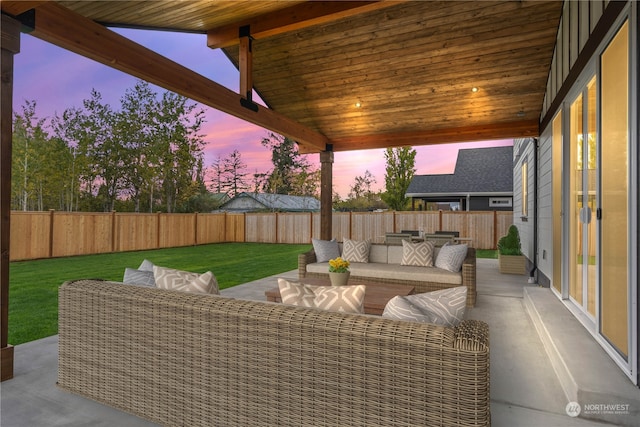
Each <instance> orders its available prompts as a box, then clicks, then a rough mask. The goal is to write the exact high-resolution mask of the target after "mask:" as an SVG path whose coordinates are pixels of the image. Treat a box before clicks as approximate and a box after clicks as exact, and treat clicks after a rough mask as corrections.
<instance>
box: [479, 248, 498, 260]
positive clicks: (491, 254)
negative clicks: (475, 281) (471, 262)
mask: <svg viewBox="0 0 640 427" xmlns="http://www.w3.org/2000/svg"><path fill="white" fill-rule="evenodd" d="M476 258H491V259H498V251H497V250H494V249H476Z"/></svg>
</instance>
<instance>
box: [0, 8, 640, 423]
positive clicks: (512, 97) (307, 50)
mask: <svg viewBox="0 0 640 427" xmlns="http://www.w3.org/2000/svg"><path fill="white" fill-rule="evenodd" d="M589 3H590V4H591V3H593V8H592V9H588V8H585V9H583V10H582V9H581V10H582V11H583V12H584V11H586V12H585V13H586V15H585V16H586V17H587V21H588V18H589V16H592V17H595V18H594V20H593V22H592V23H594V24H595V23H597V24H598V25H594V26H593V28H587V27H584V28H587V30H586V35H585V34H581V37H582V39H581V42H584V43H583V44H581V45H580V46H579V47H578V38H574V39H572V41H571V44H570V45H569V42H566V43H565V45H564V47H565V48H566V49H565V50H566V52H564V51H562V49H560V52H559V53H558V51H557V48H558V47H560V48H562V47H563V45H562V43H563V41H562V40H563V39H562V34H560V35H559V28H558V25H559V22H560V19H561V16H562V14H563V7H564V9H565V11H569V7H565V6H566V5H567V3H565V2H563V1H496V2H484V1H483V2H431V1H424V2H417V1H384V2H375V1H374V2H364V1H362V2H361V1H357V2H297V1H291V2H268V1H265V2H252V1H246V2H209V1H194V2H180V3H176V2H174V1H168V0H167V1H153V2H138V1H130V2H128V1H125V2H120V1H119V2H115V1H114V2H112V1H105V2H76V1H48V2H47V1H3V2H2V5H1V8H2V76H3V79H2V89H3V90H2V106H3V108H2V129H1V130H2V140H1V147H0V148H1V156H2V157H1V162H0V163H1V164H2V165H1V166H2V172H1V177H0V178H1V183H2V185H1V191H0V202H1V209H0V211H1V212H0V215H1V222H2V224H1V225H2V239H1V242H0V243H1V245H0V246H1V247H0V249H1V252H2V260H1V264H0V285H1V290H2V295H1V298H0V299H1V304H2V317H1V319H0V323H1V325H2V326H1V329H0V335H1V343H0V344H1V345H0V347H1V355H2V379H3V380H5V379H9V381H5V382H4V383H3V385H2V423H3V425H5V424H6V425H15V426H22V425H24V426H27V425H28V426H34V425H35V426H37V425H113V424H118V425H145V423H144V422H143V421H141V420H139V419H137V418H135V417H131V416H129V415H127V414H123V413H120V412H118V411H114V410H111V409H109V408H106V407H104V406H103V405H99V404H96V403H94V402H91V401H88V400H85V399H83V398H80V397H77V396H73V395H70V394H67V393H65V392H63V391H61V390H59V389H57V388H56V386H55V381H56V361H57V338H56V337H50V338H47V339H44V340H40V341H36V342H32V343H28V344H24V345H21V346H19V347H18V348H15V349H14V348H13V347H11V345H10V343H9V342H8V332H7V322H8V298H9V294H8V287H9V286H8V284H9V247H10V245H9V243H10V242H9V226H10V203H9V202H10V180H11V173H10V170H11V166H10V165H11V156H10V153H11V118H12V111H11V109H12V108H11V105H12V99H11V98H12V73H13V69H12V59H13V56H14V55H15V54H18V53H19V50H20V49H19V45H20V43H19V40H20V37H21V36H20V31H21V30H22V31H25V32H27V33H29V34H30V36H34V37H38V38H41V39H43V40H46V41H49V42H51V43H53V44H56V45H58V46H61V47H63V48H65V49H68V50H70V51H73V52H76V53H78V54H80V55H84V56H87V57H89V58H92V59H94V60H96V61H99V62H101V63H103V64H105V65H108V66H111V67H114V68H116V69H119V70H122V71H124V72H127V73H129V74H131V75H134V76H136V77H139V78H142V79H144V80H146V81H149V82H151V83H154V84H157V85H159V86H161V87H163V88H165V89H168V90H172V91H175V92H177V93H179V94H181V95H184V96H186V97H188V98H191V99H193V100H195V101H197V102H200V103H203V104H205V105H208V106H210V107H213V108H216V109H219V110H221V111H224V112H226V113H228V114H231V115H234V116H236V117H239V118H242V119H244V120H247V121H249V122H251V123H254V124H257V125H259V126H262V127H264V128H266V129H269V130H272V131H274V132H277V133H280V134H282V135H285V136H287V137H289V138H291V139H293V140H295V141H297V143H298V145H299V148H300V151H301V152H302V153H308V154H318V155H319V156H320V160H321V166H322V182H321V191H322V193H321V202H322V208H321V218H322V219H321V233H320V234H321V235H320V236H318V237H320V238H322V239H330V238H331V237H333V236H332V223H331V198H332V164H333V153H334V152H336V151H348V150H359V149H368V148H384V147H398V146H408V145H428V144H443V143H450V142H467V141H476V140H487V139H504V138H524V137H538V136H540V133H541V130H542V129H544V128H545V127H546V126H547V125H548V124H549V123H550V120H551V119H552V117H553V114H554V112H555V110H556V109H557V108H558V105H560V103H562V102H563V98H564V97H565V96H566V95H567V92H568V90H569V88H570V87H571V85H572V84H573V83H574V82H575V81H576V80H577V78H578V76H579V74H580V72H581V71H582V69H584V67H585V61H586V60H587V59H588V58H589V57H590V56H591V55H593V54H594V52H595V49H596V47H597V46H598V44H599V43H600V42H602V40H603V38H604V35H605V34H606V33H607V31H608V30H609V27H610V26H611V25H612V22H613V21H614V20H615V19H616V18H617V16H618V14H619V13H620V10H621V9H622V8H623V7H624V5H625V2H589ZM563 4H564V6H563ZM634 10H635V9H634ZM571 13H572V14H573V15H567V17H566V19H565V20H564V21H563V22H564V23H565V24H564V25H566V29H565V30H566V31H568V29H569V28H570V22H573V21H574V19H573V18H575V20H576V22H577V20H578V18H579V17H580V18H581V19H582V17H583V15H580V16H578V15H577V13H578V10H577V9H575V10H574V9H571ZM590 13H592V15H589V14H590ZM600 17H603V18H602V19H600V20H599V21H598V19H599V18H600ZM570 18H571V21H570ZM109 26H113V27H133V28H141V29H143V28H148V29H156V30H167V31H191V32H197V33H201V34H206V35H207V44H208V46H209V47H211V48H213V49H215V48H221V49H224V52H225V53H226V55H227V56H228V57H229V58H230V59H231V61H232V62H233V63H234V64H235V65H236V66H237V67H238V69H239V78H240V91H239V92H240V93H235V92H233V91H230V90H228V89H226V88H224V87H223V86H221V85H219V84H217V83H216V82H213V81H210V80H208V79H206V78H204V77H202V76H201V75H198V74H196V73H194V72H192V71H190V70H189V69H186V68H185V67H182V66H181V65H180V64H176V63H174V62H172V61H170V60H168V59H166V58H163V57H161V56H160V55H158V54H156V53H154V52H152V51H150V50H148V49H145V48H144V47H142V46H140V45H137V44H135V43H133V42H131V41H130V40H127V39H126V38H124V37H122V36H119V35H118V34H116V33H115V32H113V31H111V30H109V29H108V27H109ZM560 30H562V28H561V29H560ZM567 39H568V37H567ZM574 41H575V43H576V46H575V47H574V45H573V43H574ZM557 43H559V44H557ZM563 53H564V54H565V55H566V57H564V59H561V58H560V56H561V55H562V54H563ZM570 53H571V55H573V56H571V55H569V54H570ZM556 54H557V55H558V58H559V59H558V60H557V62H556V57H555V55H556ZM578 54H580V55H578ZM570 56H571V58H570ZM565 61H566V64H565ZM563 67H564V68H563ZM550 70H551V71H550ZM556 73H557V74H556ZM556 76H557V81H555V80H551V78H552V77H554V78H555V77H556ZM51 84H55V82H51ZM254 90H255V91H256V92H257V93H259V94H260V97H261V98H262V99H263V100H264V101H265V102H266V104H267V108H265V107H263V106H262V105H258V104H257V103H256V102H254V100H253V99H252V98H253V93H254V92H253V91H254ZM536 232H537V231H536ZM553 237H555V238H557V236H553ZM634 253H635V252H634ZM535 256H537V255H536V254H534V257H535ZM558 265H559V264H558ZM287 274H289V273H287ZM477 276H478V294H479V295H478V303H477V306H476V307H474V308H473V309H471V310H469V312H468V314H467V316H468V317H469V318H471V319H478V320H483V321H485V322H487V323H488V324H489V326H490V331H491V413H492V421H493V425H505V426H507V425H508V426H511V425H532V426H533V425H559V426H566V425H589V424H592V425H597V424H596V423H597V422H599V421H604V422H606V423H609V424H611V423H614V424H618V425H633V424H634V423H635V421H636V418H634V417H635V416H637V413H638V408H640V396H639V395H638V389H637V388H636V387H635V386H634V385H633V384H632V383H630V382H629V381H628V379H627V377H625V375H624V374H623V373H621V371H620V370H619V369H618V368H617V367H616V364H615V363H614V362H613V361H612V360H611V358H609V357H608V356H607V354H606V353H605V351H604V350H603V349H602V347H601V346H599V345H598V343H597V342H596V341H595V340H594V339H593V337H592V336H591V334H589V332H588V331H587V330H585V329H584V328H583V327H582V326H581V324H580V322H579V321H578V320H577V319H576V318H575V317H573V315H571V314H570V313H569V311H568V310H567V309H566V307H565V306H564V305H563V303H562V302H561V301H560V300H559V299H558V298H556V296H555V295H554V294H553V293H552V292H551V291H550V290H549V289H544V288H538V287H537V286H535V285H529V284H527V283H526V277H525V276H504V275H497V267H496V266H495V265H494V261H491V260H479V262H478V272H477ZM273 280H274V278H270V279H269V280H265V281H261V282H260V283H252V284H247V285H243V286H239V287H235V288H232V289H230V290H229V291H227V292H226V294H227V295H229V296H234V297H237V298H249V299H259V300H263V299H264V287H265V286H273V284H274V281H273ZM636 309H637V307H636ZM14 354H15V357H14ZM631 356H632V357H637V356H635V355H634V354H633V353H632V354H631ZM573 401H578V402H579V403H580V404H581V405H588V404H590V403H592V404H594V405H600V404H604V403H611V404H625V405H629V406H628V407H629V408H630V411H631V412H630V413H617V414H608V413H606V414H603V411H601V410H598V409H597V408H596V409H594V410H593V411H592V412H591V413H585V412H584V411H583V413H582V414H581V415H580V418H578V419H575V418H571V417H569V416H568V415H567V413H566V406H567V403H569V402H573ZM592 420H599V421H592Z"/></svg>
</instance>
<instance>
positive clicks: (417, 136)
mask: <svg viewBox="0 0 640 427" xmlns="http://www.w3.org/2000/svg"><path fill="white" fill-rule="evenodd" d="M539 134H540V131H539V127H538V121H537V120H522V121H517V122H510V123H495V124H489V125H479V126H463V127H457V128H446V129H433V130H425V131H420V132H397V133H387V134H377V135H363V136H354V137H345V138H335V139H332V140H331V144H332V145H333V151H352V150H368V149H374V148H387V147H404V146H419V145H437V144H450V143H456V142H473V141H485V140H496V139H511V138H525V137H537V136H539ZM301 152H302V150H301Z"/></svg>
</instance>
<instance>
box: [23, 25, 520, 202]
mask: <svg viewBox="0 0 640 427" xmlns="http://www.w3.org/2000/svg"><path fill="white" fill-rule="evenodd" d="M115 31H117V32H118V33H120V34H122V35H124V36H125V37H127V38H129V39H131V40H133V41H135V42H137V43H140V44H142V45H143V46H145V47H147V48H149V49H151V50H154V51H156V52H158V53H160V54H162V55H164V56H166V57H167V58H169V59H172V60H174V61H176V62H178V63H180V64H182V65H184V66H186V67H187V68H190V69H192V70H193V71H195V72H197V73H199V74H202V75H203V76H205V77H207V78H209V79H211V80H213V81H215V82H217V83H219V84H221V85H223V86H225V87H227V88H229V89H231V90H233V91H235V92H238V86H239V74H238V71H237V70H236V68H235V67H234V66H233V65H232V64H231V62H230V61H229V60H228V59H227V57H226V56H225V55H224V53H222V51H221V50H219V49H218V50H212V49H209V48H208V47H207V45H206V36H205V35H202V34H182V33H168V32H158V31H142V30H125V29H116V30H115ZM14 79H15V80H14V93H13V105H14V111H18V112H19V111H22V106H23V105H24V103H25V101H26V100H29V101H31V100H35V101H36V114H37V116H38V118H40V119H42V118H49V119H50V118H52V117H53V116H54V115H55V114H56V113H57V114H62V112H63V111H64V110H65V109H67V108H71V107H81V106H82V101H83V100H84V99H87V98H89V96H90V94H91V90H92V89H96V90H97V91H98V92H100V93H101V94H102V97H103V102H105V103H108V104H110V105H111V106H112V107H113V108H114V109H119V106H120V97H121V96H122V95H124V93H125V90H126V89H129V88H133V86H134V84H135V82H136V80H137V79H136V78H135V77H132V76H129V75H127V74H125V73H122V72H120V71H118V70H115V69H112V68H109V67H107V66H105V65H102V64H99V63H97V62H94V61H92V60H90V59H86V58H84V57H81V56H79V55H76V54H74V53H71V52H68V51H66V50H64V49H61V48H58V47H56V46H54V45H51V44H49V43H47V42H43V41H41V40H39V39H36V38H34V37H32V36H29V35H28V34H23V35H22V36H21V48H20V54H18V55H16V56H15V71H14ZM154 90H156V91H157V92H160V93H161V92H164V91H165V90H164V89H162V88H158V87H154ZM200 107H202V108H204V110H205V112H206V123H205V124H204V125H203V128H202V132H201V133H202V134H204V135H205V137H204V139H205V141H206V142H207V147H206V149H205V165H206V166H207V167H209V166H211V164H212V163H213V161H214V160H215V159H216V158H217V157H218V156H220V157H223V158H224V157H225V156H227V155H228V154H229V153H231V152H232V151H233V150H234V149H238V151H240V153H241V156H242V160H243V161H244V163H245V164H246V165H247V173H249V174H253V173H254V172H256V171H257V172H266V171H268V170H270V169H271V168H272V164H271V153H270V152H269V150H267V149H266V148H265V147H263V146H262V145H261V143H260V141H261V140H262V138H263V137H265V136H267V134H268V131H267V130H266V129H263V128H260V127H258V126H255V125H253V124H251V123H247V122H245V121H243V120H240V119H237V118H235V117H232V116H229V115H227V114H225V113H222V112H220V111H217V110H214V109H212V108H209V107H206V106H202V105H201V106H200ZM512 144H513V140H499V141H483V142H474V143H461V144H446V145H435V146H418V147H415V149H416V151H417V155H416V169H417V172H416V173H417V174H418V175H425V174H443V173H452V172H453V169H454V167H455V161H456V157H457V153H458V150H459V149H460V148H476V147H489V146H504V145H512ZM383 153H384V150H381V149H377V150H360V151H353V152H337V153H335V157H334V159H335V163H334V165H333V174H334V177H333V182H334V189H335V190H336V191H337V192H338V193H339V194H340V196H341V197H343V198H344V197H346V196H347V195H348V193H349V190H350V188H351V185H352V183H353V180H354V178H355V177H356V176H363V175H364V174H365V172H366V171H367V170H368V171H370V172H371V173H372V174H373V176H374V177H375V179H376V181H377V182H376V184H374V186H373V190H376V191H377V190H379V189H382V188H383V187H384V174H385V160H384V154H383ZM308 160H309V161H310V162H311V163H312V164H314V165H319V156H318V155H317V154H310V155H308Z"/></svg>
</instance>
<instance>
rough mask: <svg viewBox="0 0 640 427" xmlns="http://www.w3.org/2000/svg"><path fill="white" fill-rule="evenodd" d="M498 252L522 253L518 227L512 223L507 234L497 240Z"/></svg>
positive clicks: (507, 253)
mask: <svg viewBox="0 0 640 427" xmlns="http://www.w3.org/2000/svg"><path fill="white" fill-rule="evenodd" d="M498 252H500V255H522V250H521V246H520V234H519V233H518V227H516V226H515V225H512V226H511V227H509V231H508V233H507V235H506V236H503V237H501V238H500V240H498Z"/></svg>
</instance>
